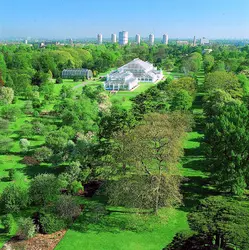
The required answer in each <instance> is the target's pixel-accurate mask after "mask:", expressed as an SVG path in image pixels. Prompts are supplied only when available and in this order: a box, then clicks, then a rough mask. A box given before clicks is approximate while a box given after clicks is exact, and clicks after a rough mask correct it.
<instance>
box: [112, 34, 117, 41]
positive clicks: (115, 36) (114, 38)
mask: <svg viewBox="0 0 249 250" xmlns="http://www.w3.org/2000/svg"><path fill="white" fill-rule="evenodd" d="M111 40H112V43H116V42H117V35H116V34H112V37H111Z"/></svg>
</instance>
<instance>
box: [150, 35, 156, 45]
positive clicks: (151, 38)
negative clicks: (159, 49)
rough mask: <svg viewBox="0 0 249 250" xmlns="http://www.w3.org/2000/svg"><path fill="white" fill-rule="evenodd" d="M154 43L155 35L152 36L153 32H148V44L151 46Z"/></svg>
mask: <svg viewBox="0 0 249 250" xmlns="http://www.w3.org/2000/svg"><path fill="white" fill-rule="evenodd" d="M154 43H155V37H154V35H153V34H150V35H149V44H150V45H151V46H153V45H154Z"/></svg>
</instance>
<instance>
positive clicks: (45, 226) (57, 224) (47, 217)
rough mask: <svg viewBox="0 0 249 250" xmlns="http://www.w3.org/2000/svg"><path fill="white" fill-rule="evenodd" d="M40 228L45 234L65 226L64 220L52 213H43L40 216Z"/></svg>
mask: <svg viewBox="0 0 249 250" xmlns="http://www.w3.org/2000/svg"><path fill="white" fill-rule="evenodd" d="M40 223H41V230H42V232H43V233H45V234H51V233H54V232H57V231H60V230H62V229H64V228H66V222H65V221H64V220H63V219H61V218H59V217H57V216H56V215H54V214H43V215H41V217H40Z"/></svg>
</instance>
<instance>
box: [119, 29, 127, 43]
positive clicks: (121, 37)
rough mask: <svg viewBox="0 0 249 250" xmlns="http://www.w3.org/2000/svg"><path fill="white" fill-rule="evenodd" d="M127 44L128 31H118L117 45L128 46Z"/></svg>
mask: <svg viewBox="0 0 249 250" xmlns="http://www.w3.org/2000/svg"><path fill="white" fill-rule="evenodd" d="M128 42H129V37H128V31H120V32H119V38H118V43H119V44H120V45H126V44H128Z"/></svg>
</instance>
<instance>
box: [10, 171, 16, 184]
mask: <svg viewBox="0 0 249 250" xmlns="http://www.w3.org/2000/svg"><path fill="white" fill-rule="evenodd" d="M15 173H16V170H15V169H14V168H12V169H9V180H10V181H13V180H14V178H15Z"/></svg>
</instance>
